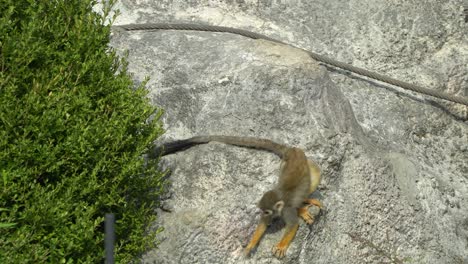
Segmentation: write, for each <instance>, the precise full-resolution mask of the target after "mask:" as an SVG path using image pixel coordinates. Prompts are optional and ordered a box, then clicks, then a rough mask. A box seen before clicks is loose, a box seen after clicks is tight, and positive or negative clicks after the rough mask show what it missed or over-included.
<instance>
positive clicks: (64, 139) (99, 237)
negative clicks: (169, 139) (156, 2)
mask: <svg viewBox="0 0 468 264" xmlns="http://www.w3.org/2000/svg"><path fill="white" fill-rule="evenodd" d="M101 2H106V1H101ZM95 4H96V1H91V0H55V1H50V0H47V1H46V0H1V1H0V181H2V182H3V184H1V183H0V188H1V191H0V208H1V209H2V210H0V223H2V225H1V226H0V263H44V262H46V263H102V262H103V258H104V248H103V245H104V243H103V238H104V234H103V220H104V215H105V213H107V212H113V213H115V215H116V219H117V223H116V228H117V230H116V236H117V243H116V249H115V250H116V254H115V256H116V260H117V261H118V262H121V263H128V262H131V261H132V260H133V259H134V258H135V256H138V254H140V253H141V252H143V251H144V250H145V249H147V248H149V247H152V246H154V243H155V236H154V235H155V234H156V233H157V232H158V230H155V231H151V232H150V233H149V234H148V233H147V230H148V225H149V224H150V223H151V221H152V220H154V219H153V218H154V217H153V215H154V206H155V203H156V201H157V198H158V195H159V194H160V193H161V191H162V188H163V181H162V176H163V173H161V172H159V171H158V169H157V166H156V165H157V164H156V163H157V160H145V159H144V155H143V154H144V153H145V151H147V149H148V147H149V146H150V145H151V143H152V142H153V141H154V140H155V139H156V138H157V137H158V136H160V135H161V133H162V128H161V125H160V122H159V117H160V114H161V111H160V110H159V109H157V108H155V107H153V106H151V104H150V103H149V101H148V99H147V98H146V95H147V92H146V90H145V88H144V86H143V85H141V86H139V87H136V88H135V87H134V85H133V82H132V80H131V78H130V77H129V76H128V74H127V70H126V64H125V63H124V61H123V60H120V59H119V58H118V57H117V56H116V54H115V52H114V51H113V50H112V49H110V48H109V46H108V42H109V33H110V26H109V25H106V26H104V24H105V22H106V21H107V22H109V21H111V20H113V18H110V17H109V15H108V14H109V9H110V4H109V5H106V6H105V7H104V13H103V14H98V13H95V12H93V11H92V6H93V5H95Z"/></svg>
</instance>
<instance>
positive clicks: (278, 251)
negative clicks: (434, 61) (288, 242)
mask: <svg viewBox="0 0 468 264" xmlns="http://www.w3.org/2000/svg"><path fill="white" fill-rule="evenodd" d="M287 249H288V247H287V246H283V245H281V243H279V244H278V245H276V246H274V247H273V255H274V256H275V257H277V258H279V259H282V258H284V256H286V250H287Z"/></svg>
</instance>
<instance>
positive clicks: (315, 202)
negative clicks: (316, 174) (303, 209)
mask: <svg viewBox="0 0 468 264" xmlns="http://www.w3.org/2000/svg"><path fill="white" fill-rule="evenodd" d="M304 203H305V204H307V205H309V206H311V205H315V206H317V207H318V208H320V209H323V205H322V202H320V201H319V200H317V199H305V201H304Z"/></svg>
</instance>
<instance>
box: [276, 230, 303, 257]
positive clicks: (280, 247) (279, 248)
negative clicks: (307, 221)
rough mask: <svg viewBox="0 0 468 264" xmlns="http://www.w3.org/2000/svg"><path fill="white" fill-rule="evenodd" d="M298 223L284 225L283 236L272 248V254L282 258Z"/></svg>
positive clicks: (294, 234)
mask: <svg viewBox="0 0 468 264" xmlns="http://www.w3.org/2000/svg"><path fill="white" fill-rule="evenodd" d="M298 228H299V224H298V223H296V224H292V225H286V230H285V232H284V235H283V238H282V239H281V241H280V242H279V243H278V244H277V245H276V246H275V247H274V248H273V255H275V257H277V258H283V257H284V256H285V255H286V250H287V249H288V247H289V244H291V241H292V240H293V238H294V236H296V232H297V229H298Z"/></svg>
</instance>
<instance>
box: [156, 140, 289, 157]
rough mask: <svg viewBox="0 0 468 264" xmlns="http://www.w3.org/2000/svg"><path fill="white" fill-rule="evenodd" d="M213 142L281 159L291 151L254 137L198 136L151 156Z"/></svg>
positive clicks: (175, 142)
mask: <svg viewBox="0 0 468 264" xmlns="http://www.w3.org/2000/svg"><path fill="white" fill-rule="evenodd" d="M211 141H216V142H222V143H226V144H229V145H234V146H239V147H246V148H255V149H262V150H266V151H269V152H273V153H274V154H276V155H278V156H279V157H280V158H283V156H284V153H285V152H286V151H287V150H288V149H289V147H288V146H286V145H282V144H279V143H276V142H273V141H271V140H268V139H262V138H254V137H236V136H197V137H193V138H189V139H183V140H177V141H173V142H168V143H164V144H163V145H160V146H156V147H155V148H154V149H153V151H151V153H150V155H151V156H152V157H158V156H165V155H169V154H172V153H176V152H178V151H182V150H185V149H188V148H190V147H193V146H195V145H200V144H206V143H208V142H211Z"/></svg>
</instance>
